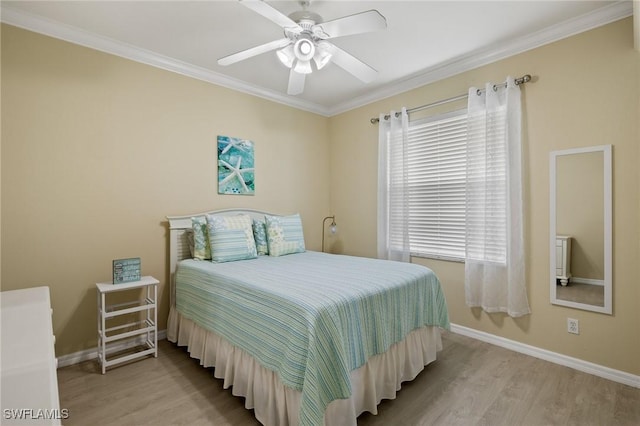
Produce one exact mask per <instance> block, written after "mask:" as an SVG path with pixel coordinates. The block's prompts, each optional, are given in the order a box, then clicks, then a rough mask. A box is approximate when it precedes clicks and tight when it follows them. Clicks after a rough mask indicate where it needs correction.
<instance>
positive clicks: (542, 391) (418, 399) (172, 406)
mask: <svg viewBox="0 0 640 426" xmlns="http://www.w3.org/2000/svg"><path fill="white" fill-rule="evenodd" d="M443 346H444V349H443V351H442V352H440V354H439V356H438V360H437V361H436V362H434V363H432V364H430V365H429V366H427V367H426V368H425V370H424V371H423V372H421V373H420V374H419V375H418V377H417V378H416V379H415V380H414V381H412V382H408V383H404V384H403V386H402V390H401V391H400V392H399V394H398V396H397V398H396V399H395V400H387V401H383V402H382V403H381V404H380V405H379V406H378V415H376V416H374V415H371V414H369V413H365V414H363V415H362V416H360V418H359V419H358V425H361V426H367V425H385V426H386V425H394V426H395V425H454V426H455V425H460V426H467V425H491V426H494V425H508V426H515V425H532V426H542V425H580V426H585V425H598V426H613V425H621V426H622V425H624V426H627V425H628V426H632V425H640V389H636V388H633V387H630V386H625V385H621V384H618V383H614V382H611V381H608V380H605V379H601V378H598V377H595V376H591V375H589V374H585V373H581V372H577V371H575V370H572V369H569V368H566V367H561V366H558V365H555V364H552V363H549V362H546V361H542V360H539V359H536V358H532V357H529V356H526V355H522V354H519V353H516V352H512V351H509V350H506V349H502V348H499V347H496V346H493V345H490V344H487V343H483V342H480V341H477V340H474V339H470V338H467V337H464V336H460V335H456V334H452V333H445V334H444V335H443ZM58 382H59V391H60V406H61V408H67V409H68V410H69V418H68V419H67V420H65V422H64V424H65V425H92V426H100V425H118V426H124V425H158V426H161V425H216V426H223V425H259V423H258V422H257V421H256V420H255V418H254V417H253V411H250V410H246V409H245V408H244V399H243V398H239V397H234V396H232V395H231V392H230V391H229V390H223V389H222V381H221V380H218V379H215V378H214V377H213V375H212V369H207V370H206V369H204V368H202V367H200V365H199V364H198V361H197V360H194V359H191V358H190V357H189V356H188V354H187V352H186V351H185V350H184V349H182V348H178V347H176V346H174V345H173V344H171V343H169V342H167V341H166V340H163V341H161V342H159V357H158V358H149V359H145V360H141V361H137V362H133V363H131V364H128V365H123V366H120V367H114V368H112V369H110V370H109V371H107V374H106V375H104V376H103V375H102V374H100V370H99V368H98V366H97V364H96V363H95V362H94V361H92V362H90V361H88V362H85V363H82V364H78V365H74V366H70V367H65V368H61V369H59V370H58Z"/></svg>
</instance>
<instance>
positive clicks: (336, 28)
mask: <svg viewBox="0 0 640 426" xmlns="http://www.w3.org/2000/svg"><path fill="white" fill-rule="evenodd" d="M386 28H387V19H386V18H385V17H384V16H382V14H380V12H378V11H377V10H369V11H366V12H361V13H356V14H355V15H349V16H345V17H342V18H338V19H334V20H332V21H328V22H323V23H321V24H317V25H316V26H315V27H314V34H316V35H317V36H318V37H320V38H323V39H328V38H335V37H343V36H348V35H353V34H360V33H368V32H372V31H378V30H384V29H386ZM317 29H321V31H318V30H317Z"/></svg>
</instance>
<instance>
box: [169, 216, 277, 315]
mask: <svg viewBox="0 0 640 426" xmlns="http://www.w3.org/2000/svg"><path fill="white" fill-rule="evenodd" d="M237 214H247V215H249V216H251V218H252V219H259V220H264V215H265V214H268V215H273V216H279V215H277V214H274V213H269V212H263V211H260V210H252V209H225V210H213V211H209V212H203V213H194V214H188V215H184V216H167V219H168V220H169V283H170V289H171V291H170V293H169V299H170V303H171V305H170V306H175V295H176V289H175V272H176V268H177V266H178V262H180V261H181V260H184V259H189V258H191V251H190V250H189V242H188V241H187V234H186V231H187V230H189V229H192V225H191V218H192V217H197V216H206V215H215V216H232V215H237Z"/></svg>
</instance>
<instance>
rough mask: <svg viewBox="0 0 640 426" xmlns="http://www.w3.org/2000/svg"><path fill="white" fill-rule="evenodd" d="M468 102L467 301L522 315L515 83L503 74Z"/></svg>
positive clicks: (519, 161)
mask: <svg viewBox="0 0 640 426" xmlns="http://www.w3.org/2000/svg"><path fill="white" fill-rule="evenodd" d="M468 102H469V103H468V111H467V113H468V123H467V132H468V133H467V187H466V260H465V295H466V303H467V305H468V306H471V307H482V308H483V309H484V310H485V311H487V312H506V313H508V314H509V315H510V316H512V317H518V316H522V315H526V314H528V313H530V310H529V303H528V301H527V293H526V285H525V265H524V259H525V255H524V241H523V240H524V238H523V207H522V159H521V150H522V149H521V105H520V88H519V87H518V86H517V85H516V84H515V81H514V79H513V78H511V77H508V78H507V85H506V88H505V87H504V85H499V86H494V84H492V83H488V84H487V85H486V87H485V89H484V91H478V90H477V89H476V88H475V87H472V88H471V89H469V101H468Z"/></svg>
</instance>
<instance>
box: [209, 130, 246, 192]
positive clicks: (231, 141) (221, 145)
mask: <svg viewBox="0 0 640 426" xmlns="http://www.w3.org/2000/svg"><path fill="white" fill-rule="evenodd" d="M218 194H238V195H254V194H255V168H254V162H253V142H252V141H250V140H246V139H240V138H233V137H229V136H218Z"/></svg>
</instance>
